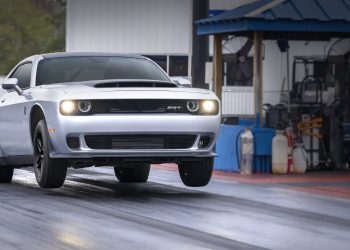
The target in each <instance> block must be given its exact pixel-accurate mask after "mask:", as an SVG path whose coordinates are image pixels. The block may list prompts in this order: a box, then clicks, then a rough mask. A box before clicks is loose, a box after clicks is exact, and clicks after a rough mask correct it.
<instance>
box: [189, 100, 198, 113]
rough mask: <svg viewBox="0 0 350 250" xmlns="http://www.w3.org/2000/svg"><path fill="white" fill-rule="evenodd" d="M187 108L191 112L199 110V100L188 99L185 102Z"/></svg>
mask: <svg viewBox="0 0 350 250" xmlns="http://www.w3.org/2000/svg"><path fill="white" fill-rule="evenodd" d="M187 109H188V111H190V112H191V113H196V112H198V110H199V101H188V102H187Z"/></svg>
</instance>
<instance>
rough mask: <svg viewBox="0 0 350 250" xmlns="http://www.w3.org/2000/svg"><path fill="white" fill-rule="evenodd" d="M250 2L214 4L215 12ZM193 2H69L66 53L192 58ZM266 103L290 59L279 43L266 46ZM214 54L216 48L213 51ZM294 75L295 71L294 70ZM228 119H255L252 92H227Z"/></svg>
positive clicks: (294, 49) (319, 49)
mask: <svg viewBox="0 0 350 250" xmlns="http://www.w3.org/2000/svg"><path fill="white" fill-rule="evenodd" d="M251 1H252V0H237V1H236V0H235V1H233V0H212V1H211V2H210V7H211V8H212V9H225V8H233V7H236V6H237V5H240V4H242V3H245V2H251ZM191 32H192V1H191V0H68V3H67V37H66V44H67V51H107V52H121V53H138V54H148V55H150V54H162V55H167V54H184V55H191ZM264 44H265V60H264V65H263V75H264V79H263V81H264V103H271V104H276V103H278V102H279V98H280V89H281V83H282V81H283V78H285V77H286V56H285V53H284V54H282V53H281V52H280V51H279V49H278V47H277V45H276V42H275V41H264ZM326 44H327V43H326V42H312V43H305V42H291V43H290V58H291V61H290V65H291V67H292V61H293V56H296V55H299V56H300V55H323V54H324V48H325V46H326ZM210 51H212V49H210ZM290 72H292V69H291V71H290ZM222 105H223V113H224V114H237V115H240V114H253V113H254V111H253V106H254V104H253V89H252V87H225V88H224V91H223V103H222Z"/></svg>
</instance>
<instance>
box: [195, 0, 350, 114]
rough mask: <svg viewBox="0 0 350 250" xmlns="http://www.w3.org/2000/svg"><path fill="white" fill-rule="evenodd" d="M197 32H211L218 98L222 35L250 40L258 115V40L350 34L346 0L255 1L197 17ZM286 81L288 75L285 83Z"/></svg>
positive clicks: (348, 0)
mask: <svg viewBox="0 0 350 250" xmlns="http://www.w3.org/2000/svg"><path fill="white" fill-rule="evenodd" d="M197 34H198V35H214V50H213V51H214V59H213V61H214V86H215V92H216V94H217V95H218V96H219V98H221V93H222V38H223V36H224V35H236V36H245V37H249V38H252V39H254V51H255V53H254V61H253V86H254V112H255V113H258V114H261V112H262V104H263V103H262V91H263V82H262V79H263V78H262V60H263V49H262V41H263V40H284V41H288V40H305V41H323V40H330V39H332V38H339V37H350V0H308V1H304V0H259V1H255V2H253V3H249V4H246V5H243V6H240V7H238V8H235V9H233V10H230V11H226V12H224V13H222V14H220V15H217V16H213V17H210V18H207V19H202V20H199V21H198V22H197ZM288 80H289V77H287V83H288ZM289 85H290V84H289V83H288V87H290V86H289Z"/></svg>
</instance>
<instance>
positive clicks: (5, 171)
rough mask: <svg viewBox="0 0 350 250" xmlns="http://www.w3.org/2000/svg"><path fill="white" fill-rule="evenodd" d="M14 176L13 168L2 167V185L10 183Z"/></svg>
mask: <svg viewBox="0 0 350 250" xmlns="http://www.w3.org/2000/svg"><path fill="white" fill-rule="evenodd" d="M12 176H13V167H7V166H4V167H0V183H10V182H11V181H12Z"/></svg>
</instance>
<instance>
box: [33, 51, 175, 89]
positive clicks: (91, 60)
mask: <svg viewBox="0 0 350 250" xmlns="http://www.w3.org/2000/svg"><path fill="white" fill-rule="evenodd" d="M108 79H121V80H123V79H124V80H126V79H129V80H130V79H131V80H132V79H138V80H155V81H166V82H171V81H170V80H169V78H168V77H167V75H166V74H165V73H164V72H163V71H162V70H160V69H159V67H158V66H157V65H156V64H155V63H153V62H152V61H149V60H146V59H142V58H131V57H116V56H115V57H110V56H86V57H84V56H79V57H58V58H46V59H43V60H41V61H40V62H39V64H38V70H37V76H36V85H43V84H53V83H66V82H82V81H92V80H108Z"/></svg>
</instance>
